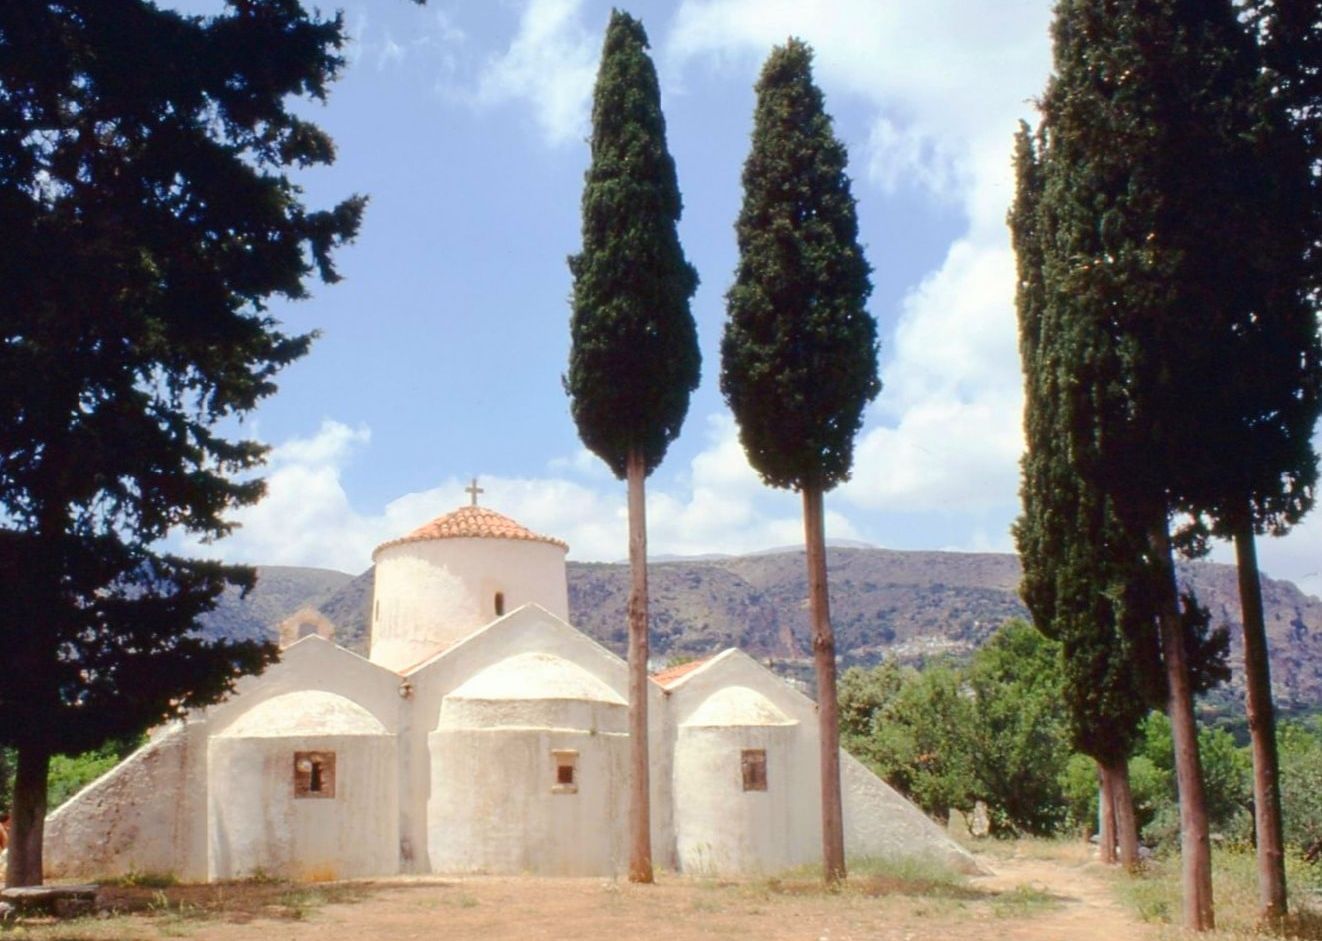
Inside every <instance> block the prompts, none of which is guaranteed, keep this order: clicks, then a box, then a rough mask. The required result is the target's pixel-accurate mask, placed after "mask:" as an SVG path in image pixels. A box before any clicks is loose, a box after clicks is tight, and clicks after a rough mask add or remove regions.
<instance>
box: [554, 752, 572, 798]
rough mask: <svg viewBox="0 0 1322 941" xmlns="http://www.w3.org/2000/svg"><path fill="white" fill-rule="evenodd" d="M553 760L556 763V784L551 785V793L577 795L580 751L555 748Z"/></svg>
mask: <svg viewBox="0 0 1322 941" xmlns="http://www.w3.org/2000/svg"><path fill="white" fill-rule="evenodd" d="M551 758H552V759H553V760H554V761H555V783H554V784H552V785H551V793H552V794H577V793H578V749H576V748H553V749H551Z"/></svg>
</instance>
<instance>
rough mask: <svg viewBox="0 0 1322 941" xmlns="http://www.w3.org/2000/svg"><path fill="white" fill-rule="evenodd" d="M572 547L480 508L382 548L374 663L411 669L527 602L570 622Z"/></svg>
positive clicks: (468, 508) (464, 510) (424, 527)
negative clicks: (569, 559) (568, 576)
mask: <svg viewBox="0 0 1322 941" xmlns="http://www.w3.org/2000/svg"><path fill="white" fill-rule="evenodd" d="M473 489H474V490H476V491H477V492H479V493H480V492H481V490H480V488H477V487H476V485H474V488H473ZM470 492H472V490H470ZM474 496H476V493H475V494H474ZM568 550H569V547H568V545H566V544H565V543H564V542H562V541H561V540H559V539H554V538H552V537H550V536H543V535H541V534H539V533H535V532H533V531H532V530H530V529H528V528H527V527H525V526H522V525H521V524H519V523H516V522H515V521H514V520H512V519H510V518H509V517H508V516H504V515H502V514H500V513H497V512H496V511H495V510H492V509H488V508H487V507H484V506H477V505H476V504H474V505H473V506H465V507H460V508H459V509H457V510H454V511H453V512H451V513H446V514H445V515H443V516H438V517H437V518H436V519H434V520H432V521H431V522H430V523H426V524H425V525H422V526H419V527H418V528H417V529H415V530H413V532H411V533H409V534H408V535H406V536H401V537H400V538H398V539H392V540H390V541H389V542H384V543H382V544H381V545H379V546H377V548H376V551H375V552H373V553H372V561H373V563H375V565H376V573H375V576H374V585H373V599H372V608H371V623H372V640H371V653H370V655H369V656H370V658H371V660H372V662H373V663H376V664H379V665H381V666H383V667H386V668H387V669H390V670H395V671H396V672H400V673H403V672H406V671H408V670H411V669H413V668H414V667H416V666H418V665H419V664H421V663H423V662H424V661H426V660H428V659H429V658H431V657H433V656H435V655H436V654H438V653H440V652H441V651H442V650H445V649H447V648H448V647H450V646H452V645H453V644H455V643H457V642H459V641H460V640H463V639H464V638H465V637H467V636H469V635H470V634H472V633H474V632H475V631H477V630H479V629H480V628H482V627H483V626H485V625H487V624H490V623H491V622H492V621H494V620H496V619H497V618H499V617H501V616H503V615H506V614H510V613H512V612H514V611H515V610H516V609H518V608H519V607H521V606H522V605H525V604H538V605H541V606H542V607H543V608H545V609H546V610H547V611H549V612H551V614H553V615H555V616H556V617H558V618H560V619H561V620H568V619H569V588H568V583H567V581H566V578H565V554H566V553H567V552H568Z"/></svg>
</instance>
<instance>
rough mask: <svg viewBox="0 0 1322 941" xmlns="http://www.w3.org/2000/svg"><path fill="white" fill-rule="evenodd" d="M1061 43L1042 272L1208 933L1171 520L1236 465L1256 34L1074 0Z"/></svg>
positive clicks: (1073, 447)
mask: <svg viewBox="0 0 1322 941" xmlns="http://www.w3.org/2000/svg"><path fill="white" fill-rule="evenodd" d="M1053 33H1054V39H1055V53H1056V59H1055V67H1056V76H1055V78H1054V80H1053V82H1052V84H1051V86H1050V87H1049V89H1048V93H1047V95H1046V96H1045V98H1044V100H1043V112H1044V127H1045V129H1046V133H1045V139H1046V141H1047V146H1046V149H1045V152H1044V154H1043V180H1044V184H1043V196H1042V204H1043V205H1044V206H1049V207H1050V209H1051V212H1052V213H1053V214H1054V222H1053V230H1052V235H1051V241H1050V244H1049V249H1050V250H1049V251H1047V252H1046V253H1045V255H1044V259H1043V266H1044V283H1045V285H1046V292H1045V293H1046V304H1047V305H1048V306H1051V305H1058V306H1059V309H1060V310H1061V311H1062V312H1063V314H1062V316H1064V317H1067V318H1068V319H1067V321H1065V323H1064V324H1063V326H1062V329H1061V338H1062V343H1061V346H1060V348H1059V352H1060V356H1061V358H1062V362H1063V363H1065V364H1067V365H1066V367H1065V368H1067V369H1068V370H1069V375H1068V382H1067V384H1066V386H1065V388H1066V390H1067V394H1066V396H1065V397H1064V401H1065V407H1066V410H1067V411H1066V417H1065V421H1064V422H1063V425H1064V427H1066V428H1067V429H1068V434H1069V440H1068V446H1069V448H1070V453H1071V455H1072V456H1073V459H1074V461H1075V464H1076V467H1077V468H1078V470H1079V472H1080V474H1081V475H1082V476H1083V478H1084V480H1085V481H1086V482H1087V485H1088V486H1089V487H1090V488H1093V487H1095V488H1097V489H1098V491H1099V492H1101V493H1103V494H1105V495H1106V497H1107V499H1108V500H1109V501H1110V504H1111V507H1112V508H1113V510H1114V512H1115V514H1116V517H1117V519H1118V520H1119V521H1120V523H1121V525H1122V526H1123V527H1124V528H1125V529H1126V530H1127V531H1131V532H1143V533H1145V534H1146V536H1147V557H1148V561H1149V563H1150V564H1151V565H1152V566H1153V569H1154V571H1155V572H1156V573H1157V578H1156V579H1155V580H1154V582H1153V583H1152V586H1153V596H1152V600H1153V603H1154V605H1155V610H1156V612H1157V619H1158V622H1159V625H1160V635H1161V645H1162V657H1163V661H1164V665H1165V668H1166V674H1167V688H1168V694H1169V700H1168V709H1169V712H1170V717H1171V722H1172V730H1173V735H1174V739H1175V749H1176V770H1177V778H1178V786H1179V791H1180V812H1181V833H1182V837H1183V841H1182V855H1183V866H1184V888H1185V896H1184V908H1185V920H1186V923H1187V924H1188V926H1189V927H1191V928H1195V929H1205V928H1210V927H1212V924H1213V910H1212V895H1211V868H1210V848H1209V845H1208V837H1207V818H1206V809H1205V806H1204V800H1203V791H1202V783H1201V775H1200V770H1199V762H1198V754H1197V737H1196V728H1195V723H1194V717H1193V709H1192V693H1193V690H1192V687H1191V683H1190V676H1189V664H1188V651H1187V650H1186V644H1185V636H1184V635H1185V629H1184V624H1183V623H1182V622H1183V621H1184V620H1186V619H1185V618H1182V616H1181V613H1180V610H1179V601H1178V596H1177V589H1176V586H1175V579H1174V569H1173V564H1172V555H1171V553H1172V548H1171V536H1170V518H1171V515H1172V513H1174V512H1176V511H1179V510H1182V509H1187V508H1190V507H1191V506H1195V505H1196V501H1197V500H1198V499H1201V498H1200V497H1199V496H1198V495H1199V494H1201V493H1205V492H1206V491H1207V489H1208V483H1207V482H1208V481H1209V480H1211V479H1214V478H1215V477H1216V475H1217V474H1218V471H1217V470H1216V469H1215V468H1216V467H1217V465H1218V463H1219V462H1221V461H1223V460H1224V459H1225V456H1226V455H1225V453H1224V451H1222V450H1220V449H1221V448H1223V447H1224V443H1225V429H1226V428H1227V423H1226V422H1225V420H1224V418H1223V417H1222V413H1223V411H1224V409H1223V408H1222V407H1221V406H1222V399H1221V396H1222V395H1223V394H1224V393H1223V391H1221V390H1219V389H1218V388H1217V385H1218V383H1220V382H1221V381H1222V380H1223V378H1224V376H1223V374H1222V373H1221V371H1220V369H1219V367H1220V366H1223V365H1224V364H1225V363H1226V361H1227V357H1228V356H1231V355H1233V354H1230V353H1228V352H1227V350H1228V349H1229V348H1230V347H1229V345H1228V342H1229V341H1230V340H1231V339H1232V338H1233V337H1234V335H1235V332H1236V330H1237V329H1239V328H1240V327H1242V325H1243V323H1244V321H1243V319H1242V318H1241V317H1240V315H1239V314H1238V313H1237V305H1238V303H1239V301H1238V297H1239V296H1240V294H1241V293H1242V292H1240V291H1239V289H1238V288H1237V287H1236V285H1235V283H1234V282H1235V279H1236V278H1237V277H1238V275H1239V273H1238V270H1237V265H1236V264H1235V261H1236V260H1237V258H1238V257H1239V254H1238V253H1236V252H1231V253H1230V254H1227V250H1228V248H1229V247H1230V241H1231V239H1232V236H1231V235H1230V234H1229V233H1228V231H1227V222H1228V221H1229V224H1230V226H1232V227H1233V226H1237V225H1238V224H1239V221H1240V220H1239V218H1238V216H1237V212H1236V209H1237V207H1238V206H1239V205H1240V203H1239V200H1240V199H1241V196H1240V193H1241V188H1242V183H1243V180H1242V177H1240V176H1239V174H1241V173H1243V172H1244V170H1245V164H1244V161H1243V160H1242V159H1241V153H1240V148H1241V147H1243V146H1244V138H1243V136H1242V135H1241V134H1240V133H1239V132H1240V131H1241V130H1242V124H1240V123H1238V121H1237V115H1238V114H1239V113H1240V110H1241V109H1242V107H1243V102H1244V101H1245V100H1246V99H1245V96H1246V95H1251V85H1252V83H1253V81H1254V79H1253V76H1252V75H1251V74H1250V73H1246V72H1245V71H1244V70H1243V68H1242V67H1241V63H1242V55H1241V53H1242V50H1243V48H1244V42H1245V40H1246V38H1247V34H1246V33H1245V31H1244V29H1243V26H1242V24H1240V22H1239V20H1238V19H1237V16H1236V10H1235V8H1234V7H1233V5H1232V4H1231V3H1230V2H1229V0H1226V2H1216V3H1205V2H1194V0H1161V2H1157V3H1148V2H1145V3H1138V2H1135V0H1126V2H1122V3H1114V2H1102V0H1066V2H1062V3H1061V4H1060V5H1059V6H1058V7H1057V17H1056V21H1055V25H1054V31H1053ZM1227 207H1230V209H1231V211H1230V213H1229V215H1227ZM1237 324H1239V327H1237ZM1241 349H1242V347H1241Z"/></svg>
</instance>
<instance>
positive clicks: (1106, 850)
mask: <svg viewBox="0 0 1322 941" xmlns="http://www.w3.org/2000/svg"><path fill="white" fill-rule="evenodd" d="M1097 773H1098V780H1099V782H1100V783H1099V785H1098V788H1097V824H1098V825H1097V849H1098V859H1099V860H1100V861H1101V862H1102V863H1105V864H1106V865H1108V866H1111V865H1114V864H1115V787H1114V785H1113V782H1112V780H1111V778H1112V775H1113V773H1114V772H1113V770H1112V769H1111V768H1109V767H1107V766H1106V765H1104V764H1102V763H1101V762H1100V761H1099V762H1097Z"/></svg>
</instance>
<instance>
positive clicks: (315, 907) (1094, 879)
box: [27, 856, 1156, 941]
mask: <svg viewBox="0 0 1322 941" xmlns="http://www.w3.org/2000/svg"><path fill="white" fill-rule="evenodd" d="M983 862H984V865H985V866H986V867H987V868H988V869H989V870H991V872H992V874H991V875H986V876H980V877H977V878H974V879H972V880H971V881H970V882H969V883H968V884H966V885H942V884H934V885H932V886H928V887H924V888H923V889H922V890H921V891H918V890H914V889H906V890H903V891H898V892H897V891H896V886H894V885H892V884H888V883H887V882H886V881H885V880H884V879H879V878H875V877H866V876H856V877H854V878H852V879H851V880H850V887H849V888H848V889H847V890H845V891H844V892H842V893H839V894H828V893H825V892H823V891H822V890H821V888H820V887H819V886H818V885H817V884H816V883H815V882H811V881H802V882H792V881H778V880H763V881H753V882H737V883H734V882H718V881H713V880H700V879H693V878H681V877H677V876H667V875H664V874H663V875H662V876H661V878H660V879H659V882H658V884H657V885H655V886H649V887H641V886H633V885H630V884H628V883H624V882H613V881H609V880H602V879H540V878H531V877H466V878H460V879H445V878H434V877H428V878H403V879H394V880H390V881H388V882H377V883H365V884H364V883H350V884H337V885H329V886H307V887H294V888H292V889H289V888H286V889H285V890H283V894H276V893H273V892H271V891H270V890H269V888H268V889H267V890H266V894H262V893H260V892H258V891H257V890H256V889H255V888H249V889H246V890H245V887H244V886H197V887H189V888H187V889H184V888H182V887H181V888H180V889H170V890H167V891H166V893H165V894H164V895H160V896H159V899H158V903H159V904H157V905H156V906H155V909H154V910H148V911H145V912H143V913H141V914H135V915H128V916H117V917H114V918H107V919H85V920H80V921H76V922H67V923H64V924H60V925H49V926H44V927H36V928H35V930H34V931H33V933H32V934H30V935H27V937H31V938H33V939H41V941H55V939H70V941H72V939H77V941H100V939H128V938H134V939H137V938H144V939H158V938H195V939H199V941H325V939H327V938H335V939H341V938H343V939H352V941H360V939H361V941H409V939H419V941H421V939H428V941H432V939H436V938H445V939H447V941H448V939H453V941H465V939H470V938H471V939H481V941H539V939H547V941H550V939H555V941H564V939H566V938H569V939H573V941H632V939H649V941H698V939H708V938H734V939H739V938H747V939H750V941H763V939H767V941H778V939H785V941H791V939H793V941H864V939H867V941H920V939H941V941H947V939H948V941H975V939H976V941H985V939H987V938H988V937H989V936H992V937H994V938H995V939H996V941H1113V939H1117V938H1123V939H1126V941H1128V939H1145V938H1154V937H1156V934H1155V932H1154V930H1153V929H1152V928H1150V927H1149V926H1146V925H1142V924H1139V923H1137V922H1135V921H1134V919H1133V918H1132V917H1131V916H1130V915H1129V914H1128V913H1127V912H1125V911H1124V910H1122V909H1121V908H1119V907H1118V906H1116V904H1115V903H1114V902H1113V901H1112V899H1111V896H1110V892H1109V888H1108V886H1107V882H1106V879H1107V877H1106V874H1105V873H1104V872H1103V871H1102V870H1101V868H1100V867H1098V866H1097V865H1096V864H1093V863H1089V862H1087V861H1086V860H1085V859H1084V858H1083V857H1080V858H1078V859H1033V858H1024V857H1004V856H988V857H986V858H984V860H983ZM245 891H246V893H247V894H245ZM226 893H228V894H226ZM167 897H168V903H167ZM190 899H191V901H190Z"/></svg>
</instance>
